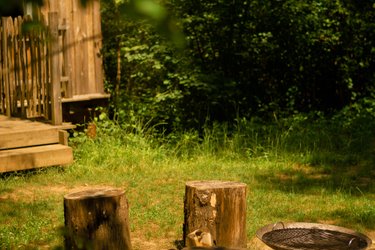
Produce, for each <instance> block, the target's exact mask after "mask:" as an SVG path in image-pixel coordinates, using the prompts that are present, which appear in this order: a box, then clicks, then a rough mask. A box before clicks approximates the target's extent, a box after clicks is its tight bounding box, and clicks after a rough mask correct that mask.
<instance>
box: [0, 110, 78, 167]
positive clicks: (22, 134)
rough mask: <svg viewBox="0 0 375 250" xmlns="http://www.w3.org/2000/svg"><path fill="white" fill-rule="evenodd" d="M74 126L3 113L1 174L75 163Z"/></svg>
mask: <svg viewBox="0 0 375 250" xmlns="http://www.w3.org/2000/svg"><path fill="white" fill-rule="evenodd" d="M71 128H74V126H73V125H70V124H64V125H62V126H52V125H49V124H46V123H42V122H37V121H31V120H23V119H18V118H8V117H6V116H1V115H0V173H4V172H11V171H18V170H26V169H34V168H41V167H48V166H57V165H66V164H70V163H72V162H73V152H72V148H71V147H69V146H68V145H67V144H68V133H67V131H66V130H67V129H71Z"/></svg>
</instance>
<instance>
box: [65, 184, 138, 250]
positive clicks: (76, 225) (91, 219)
mask: <svg viewBox="0 0 375 250" xmlns="http://www.w3.org/2000/svg"><path fill="white" fill-rule="evenodd" d="M64 216H65V227H66V234H65V249H98V250H99V249H125V250H130V249H132V247H131V242H130V230H129V217H128V202H127V200H126V198H125V195H124V191H123V190H121V189H113V188H95V189H88V190H83V191H80V192H74V193H70V194H67V195H65V196H64Z"/></svg>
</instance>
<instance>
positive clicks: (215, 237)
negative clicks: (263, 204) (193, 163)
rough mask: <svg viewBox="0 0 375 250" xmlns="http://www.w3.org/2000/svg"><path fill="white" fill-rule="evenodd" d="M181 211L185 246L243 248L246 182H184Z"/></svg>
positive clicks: (244, 243) (244, 242) (244, 246)
mask: <svg viewBox="0 0 375 250" xmlns="http://www.w3.org/2000/svg"><path fill="white" fill-rule="evenodd" d="M184 214H185V219H184V228H183V239H184V242H185V246H187V247H210V246H220V247H224V248H223V249H225V247H226V248H246V243H247V240H246V184H244V183H239V182H228V181H191V182H187V183H186V189H185V202H184Z"/></svg>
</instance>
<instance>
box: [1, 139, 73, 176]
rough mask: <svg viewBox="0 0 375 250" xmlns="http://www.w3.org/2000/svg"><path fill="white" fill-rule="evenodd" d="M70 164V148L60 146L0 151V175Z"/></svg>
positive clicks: (71, 158)
mask: <svg viewBox="0 0 375 250" xmlns="http://www.w3.org/2000/svg"><path fill="white" fill-rule="evenodd" d="M72 162H73V152H72V148H71V147H68V146H66V145H61V144H53V145H44V146H35V147H29V148H18V149H9V150H1V151H0V173H4V172H10V171H18V170H26V169H33V168H40V167H48V166H58V165H66V164H70V163H72Z"/></svg>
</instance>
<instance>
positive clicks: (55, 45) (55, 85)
mask: <svg viewBox="0 0 375 250" xmlns="http://www.w3.org/2000/svg"><path fill="white" fill-rule="evenodd" d="M48 25H49V28H50V40H51V41H50V49H49V55H50V60H51V111H52V124H53V125H61V124H62V106H61V83H60V60H59V54H60V52H61V51H60V48H59V40H58V38H59V27H58V26H59V19H58V13H57V12H49V13H48Z"/></svg>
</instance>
